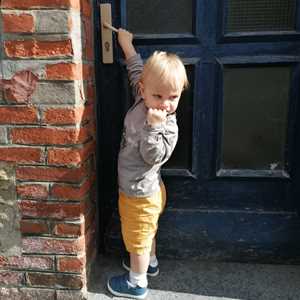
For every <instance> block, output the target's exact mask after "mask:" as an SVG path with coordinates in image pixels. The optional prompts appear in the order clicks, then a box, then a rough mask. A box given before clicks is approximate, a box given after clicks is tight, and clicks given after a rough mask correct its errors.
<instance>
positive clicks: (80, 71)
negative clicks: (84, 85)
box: [46, 63, 93, 80]
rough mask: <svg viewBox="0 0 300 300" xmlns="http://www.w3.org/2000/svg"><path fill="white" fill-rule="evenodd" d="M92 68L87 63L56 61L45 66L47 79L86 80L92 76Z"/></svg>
mask: <svg viewBox="0 0 300 300" xmlns="http://www.w3.org/2000/svg"><path fill="white" fill-rule="evenodd" d="M92 72H93V68H92V66H91V65H87V64H84V65H82V64H74V63H58V64H51V65H47V66H46V77H47V79H49V80H88V79H91V77H92V76H93V73H92Z"/></svg>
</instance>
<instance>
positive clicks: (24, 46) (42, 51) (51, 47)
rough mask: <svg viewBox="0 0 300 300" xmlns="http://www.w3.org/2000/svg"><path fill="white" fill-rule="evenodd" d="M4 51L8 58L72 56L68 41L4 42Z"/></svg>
mask: <svg viewBox="0 0 300 300" xmlns="http://www.w3.org/2000/svg"><path fill="white" fill-rule="evenodd" d="M4 50H5V53H6V55H7V56H8V57H10V58H19V57H25V58H27V57H37V58H42V57H47V58H48V57H64V56H72V55H73V48H72V42H71V40H66V41H37V40H25V41H4Z"/></svg>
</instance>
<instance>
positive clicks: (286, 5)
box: [226, 0, 296, 32]
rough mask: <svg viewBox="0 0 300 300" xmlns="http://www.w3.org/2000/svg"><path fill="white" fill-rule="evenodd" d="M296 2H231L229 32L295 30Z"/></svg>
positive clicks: (272, 0) (287, 0) (247, 0)
mask: <svg viewBox="0 0 300 300" xmlns="http://www.w3.org/2000/svg"><path fill="white" fill-rule="evenodd" d="M295 10H296V0H229V3H228V16H227V26H226V31H227V32H243V31H244V32H245V31H282V30H293V29H295Z"/></svg>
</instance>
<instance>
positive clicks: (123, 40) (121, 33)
mask: <svg viewBox="0 0 300 300" xmlns="http://www.w3.org/2000/svg"><path fill="white" fill-rule="evenodd" d="M132 40H133V34H132V33H131V32H129V31H127V30H125V29H123V28H119V29H118V42H119V44H120V46H121V48H122V50H123V52H124V55H125V57H126V59H128V58H130V57H131V56H133V55H135V54H136V52H135V49H134V47H133V45H132Z"/></svg>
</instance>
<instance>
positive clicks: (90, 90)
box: [87, 83, 95, 102]
mask: <svg viewBox="0 0 300 300" xmlns="http://www.w3.org/2000/svg"><path fill="white" fill-rule="evenodd" d="M87 98H88V102H94V101H95V86H94V83H88V85H87Z"/></svg>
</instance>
